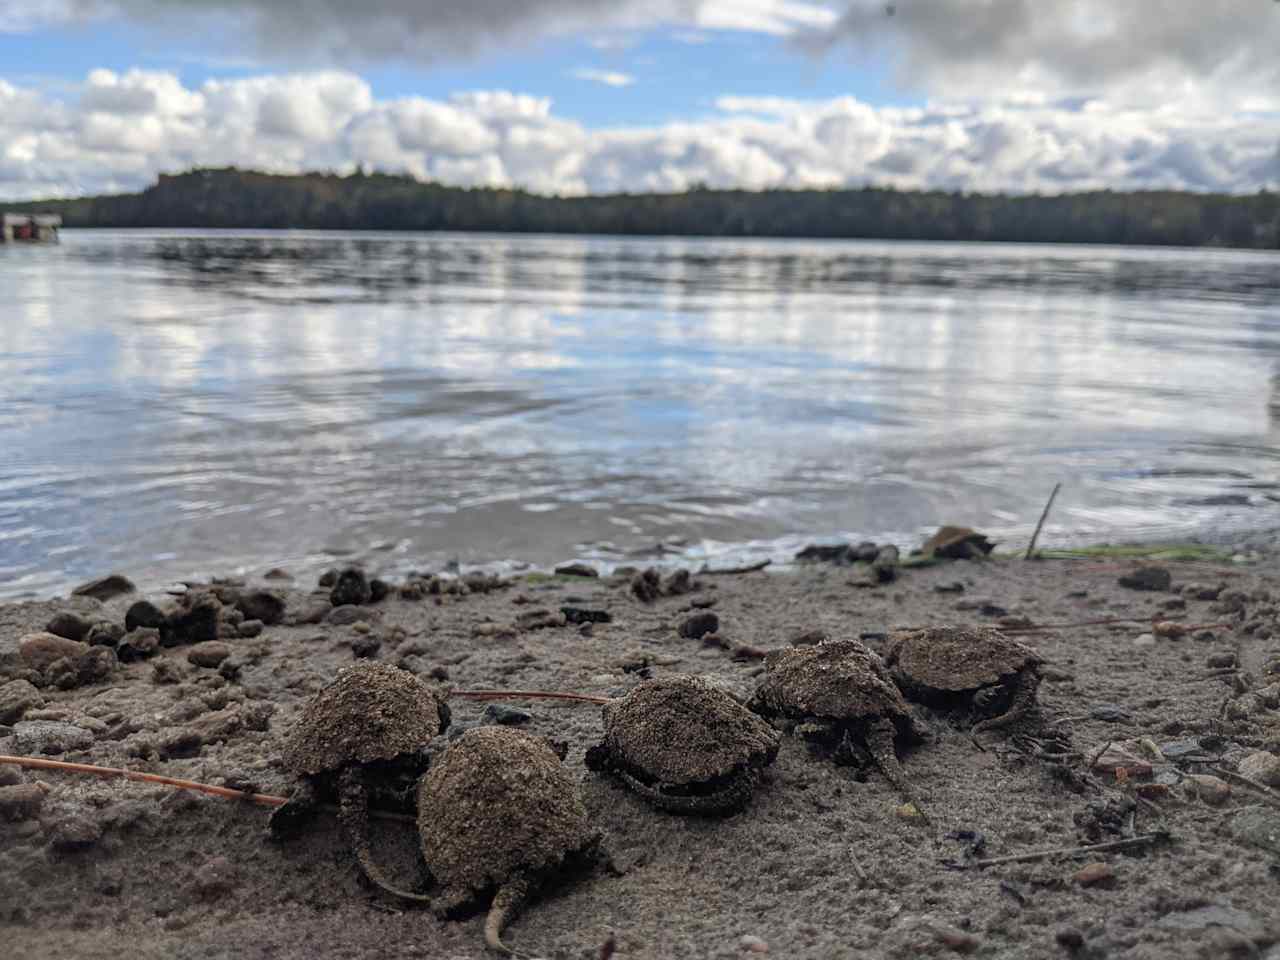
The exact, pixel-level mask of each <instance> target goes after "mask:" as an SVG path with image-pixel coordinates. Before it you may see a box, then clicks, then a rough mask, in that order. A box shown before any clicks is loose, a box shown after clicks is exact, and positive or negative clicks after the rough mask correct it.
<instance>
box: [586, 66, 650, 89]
mask: <svg viewBox="0 0 1280 960" xmlns="http://www.w3.org/2000/svg"><path fill="white" fill-rule="evenodd" d="M573 76H574V77H576V78H577V79H579V80H588V81H590V82H592V83H600V84H603V85H604V86H606V87H629V86H631V85H632V84H633V83H635V82H636V78H635V77H633V76H631V74H629V73H617V72H615V71H612V70H595V69H593V68H591V67H579V68H578V69H577V70H574V71H573Z"/></svg>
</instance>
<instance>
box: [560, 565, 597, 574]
mask: <svg viewBox="0 0 1280 960" xmlns="http://www.w3.org/2000/svg"><path fill="white" fill-rule="evenodd" d="M556 575H557V576H561V577H598V576H600V571H599V570H597V569H596V568H595V567H592V566H589V565H588V564H585V563H562V564H560V566H558V567H556Z"/></svg>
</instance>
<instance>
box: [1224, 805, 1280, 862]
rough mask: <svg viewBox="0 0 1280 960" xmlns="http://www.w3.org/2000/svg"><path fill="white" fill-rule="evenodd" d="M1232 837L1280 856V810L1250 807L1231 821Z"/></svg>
mask: <svg viewBox="0 0 1280 960" xmlns="http://www.w3.org/2000/svg"><path fill="white" fill-rule="evenodd" d="M1231 835H1232V836H1233V837H1235V838H1236V839H1237V840H1239V841H1240V842H1241V843H1244V844H1248V845H1249V846H1251V847H1257V848H1258V849H1260V850H1266V851H1267V852H1269V853H1273V854H1276V855H1280V810H1272V809H1269V808H1267V807H1249V808H1248V809H1245V810H1241V811H1240V812H1239V813H1237V814H1236V815H1235V817H1234V818H1232V820H1231Z"/></svg>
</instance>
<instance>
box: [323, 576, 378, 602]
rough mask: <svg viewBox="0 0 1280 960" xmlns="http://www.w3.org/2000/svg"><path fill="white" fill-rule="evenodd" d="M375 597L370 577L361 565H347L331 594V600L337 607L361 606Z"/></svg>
mask: <svg viewBox="0 0 1280 960" xmlns="http://www.w3.org/2000/svg"><path fill="white" fill-rule="evenodd" d="M372 599H373V590H372V589H371V588H370V587H369V578H368V577H366V576H365V575H364V571H363V570H361V569H360V568H359V567H347V568H346V569H345V570H343V571H342V572H341V573H340V574H338V579H337V581H336V582H335V583H334V585H333V590H332V592H330V594H329V602H330V603H332V604H333V605H334V606H335V607H345V606H357V607H358V606H360V605H362V604H366V603H368V602H369V601H370V600H372Z"/></svg>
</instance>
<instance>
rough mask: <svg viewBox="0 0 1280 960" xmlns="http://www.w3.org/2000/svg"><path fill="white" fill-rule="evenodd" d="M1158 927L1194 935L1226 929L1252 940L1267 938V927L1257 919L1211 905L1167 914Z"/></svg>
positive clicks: (1227, 908) (1230, 908) (1232, 908)
mask: <svg viewBox="0 0 1280 960" xmlns="http://www.w3.org/2000/svg"><path fill="white" fill-rule="evenodd" d="M1156 926H1158V927H1163V928H1164V929H1166V930H1174V931H1178V932H1186V933H1194V932H1197V931H1200V930H1205V929H1208V928H1209V927H1226V928H1227V929H1229V930H1235V931H1236V932H1238V933H1241V934H1243V935H1244V936H1246V937H1248V938H1249V939H1250V940H1261V939H1263V938H1264V937H1265V936H1266V933H1267V931H1266V926H1265V924H1263V923H1262V921H1260V920H1259V919H1258V918H1257V917H1255V916H1254V915H1253V914H1251V913H1247V912H1246V911H1244V910H1237V909H1236V908H1235V907H1221V906H1218V905H1217V904H1209V905H1207V906H1203V907H1197V908H1196V909H1195V910H1183V911H1179V912H1178V913H1167V914H1165V915H1164V916H1163V917H1161V918H1160V919H1159V920H1157V921H1156Z"/></svg>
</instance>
